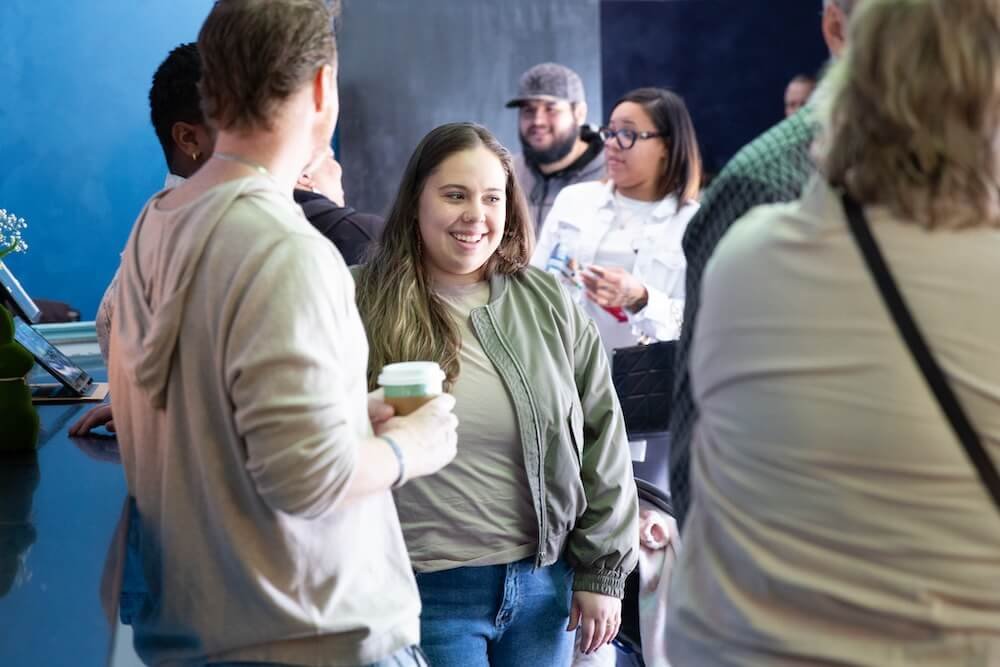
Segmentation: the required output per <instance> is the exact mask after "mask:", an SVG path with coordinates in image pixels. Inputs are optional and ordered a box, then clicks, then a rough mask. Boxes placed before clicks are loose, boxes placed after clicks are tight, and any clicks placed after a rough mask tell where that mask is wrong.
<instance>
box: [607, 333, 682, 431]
mask: <svg viewBox="0 0 1000 667" xmlns="http://www.w3.org/2000/svg"><path fill="white" fill-rule="evenodd" d="M676 350H677V341H675V340H668V341H664V342H661V343H650V344H648V345H633V346H632V347H623V348H621V349H618V350H615V351H614V353H613V355H612V357H611V379H612V380H613V381H614V383H615V390H616V391H617V392H618V400H619V402H620V403H621V405H622V412H623V413H624V414H625V427H626V429H627V430H628V434H629V437H632V436H635V435H638V434H646V433H663V432H665V431H666V430H667V429H668V428H669V426H670V400H671V397H672V395H673V392H674V357H675V355H676Z"/></svg>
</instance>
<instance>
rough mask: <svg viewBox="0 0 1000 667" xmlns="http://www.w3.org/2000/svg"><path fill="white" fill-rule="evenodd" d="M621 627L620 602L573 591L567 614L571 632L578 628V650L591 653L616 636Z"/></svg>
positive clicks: (602, 596) (593, 594)
mask: <svg viewBox="0 0 1000 667" xmlns="http://www.w3.org/2000/svg"><path fill="white" fill-rule="evenodd" d="M621 625H622V601H621V600H619V599H618V598H615V597H611V596H610V595H601V594H600V593H588V592H587V591H575V592H574V593H573V609H572V611H571V612H570V614H569V626H568V627H567V628H566V630H568V631H570V632H572V631H573V630H576V629H577V628H580V650H581V651H583V652H584V653H587V654H589V653H593V652H594V651H596V650H597V649H599V648H600V647H602V646H604V645H605V644H610V643H611V640H612V639H614V638H615V637H617V636H618V630H619V629H620V628H621Z"/></svg>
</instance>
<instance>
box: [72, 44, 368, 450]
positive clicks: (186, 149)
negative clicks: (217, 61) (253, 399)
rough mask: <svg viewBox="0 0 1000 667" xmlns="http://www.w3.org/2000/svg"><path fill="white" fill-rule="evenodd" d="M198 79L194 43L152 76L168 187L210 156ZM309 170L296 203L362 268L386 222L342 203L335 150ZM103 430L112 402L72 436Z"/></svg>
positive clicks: (101, 327) (101, 334)
mask: <svg viewBox="0 0 1000 667" xmlns="http://www.w3.org/2000/svg"><path fill="white" fill-rule="evenodd" d="M200 78H201V57H200V56H199V55H198V47H197V45H196V44H195V43H193V42H190V43H187V44H181V45H180V46H178V47H176V48H175V49H174V50H172V51H171V52H170V53H169V55H167V57H166V59H165V60H164V61H163V62H162V63H161V64H160V66H159V67H158V68H157V69H156V72H155V73H154V74H153V83H152V86H151V87H150V89H149V112H150V119H151V120H152V124H153V129H154V130H155V131H156V137H157V139H158V140H159V141H160V146H161V147H162V148H163V156H164V158H165V159H166V162H167V170H168V172H167V177H166V180H165V181H164V184H163V187H164V189H169V188H172V187H176V186H178V185H180V184H181V183H183V182H184V181H185V180H186V179H188V178H190V177H191V176H192V175H193V174H194V173H195V172H196V171H197V170H198V169H199V168H200V167H201V166H202V165H203V164H204V163H205V162H206V161H207V160H208V159H209V158H210V157H211V155H212V151H213V148H214V145H215V130H214V129H213V128H212V126H211V125H210V124H209V123H207V122H206V121H205V117H204V115H203V114H202V110H201V95H200V93H199V92H198V80H199V79H200ZM307 169H308V173H305V172H304V173H303V174H301V175H300V177H299V180H298V182H297V183H296V187H295V191H294V196H295V201H296V202H298V203H299V204H300V205H301V206H302V210H303V213H305V216H306V219H308V220H309V222H310V223H311V224H312V225H313V227H315V228H316V229H317V230H318V231H319V232H320V233H321V234H323V236H325V237H326V238H327V239H328V240H329V241H330V242H331V243H333V244H334V245H335V246H336V247H337V250H339V251H340V253H341V255H342V256H343V258H344V261H345V262H347V264H348V266H351V265H354V264H358V263H359V262H360V261H361V260H362V259H363V258H364V257H365V255H366V253H367V252H368V246H369V245H370V244H371V243H372V242H373V241H374V240H375V239H377V238H378V235H379V234H380V233H381V230H382V225H383V224H384V222H383V220H382V218H381V217H379V216H377V215H372V214H368V213H359V212H358V211H356V210H355V209H353V208H351V207H349V206H347V205H346V204H345V203H344V188H343V185H342V184H341V173H342V172H341V168H340V164H339V163H338V162H337V161H336V160H335V159H334V158H333V153H332V151H327V152H326V153H325V154H323V155H321V156H318V157H317V159H315V160H313V162H312V164H310V165H309V166H308V167H307ZM117 282H118V272H117V271H116V272H115V275H114V277H113V278H112V279H111V283H110V284H109V285H108V287H107V289H106V290H105V292H104V297H103V298H102V299H101V303H100V305H99V306H98V308H97V317H96V319H95V327H96V329H97V342H98V344H99V346H100V349H101V356H102V357H103V359H104V361H105V363H107V361H108V341H109V338H110V335H111V318H112V309H111V304H112V301H113V297H114V293H115V290H116V289H117ZM101 426H103V427H105V428H106V429H108V430H109V431H111V432H114V430H115V425H114V418H113V416H112V413H111V402H110V401H109V402H107V403H105V404H103V405H99V406H97V407H95V408H93V409H91V410H88V411H87V412H86V413H85V414H84V415H83V416H82V417H80V419H78V420H77V421H76V422H75V423H74V424H73V425H72V426H71V427H70V429H69V433H70V435H74V436H79V435H84V434H85V433H88V432H89V431H91V430H93V429H95V428H98V427H101Z"/></svg>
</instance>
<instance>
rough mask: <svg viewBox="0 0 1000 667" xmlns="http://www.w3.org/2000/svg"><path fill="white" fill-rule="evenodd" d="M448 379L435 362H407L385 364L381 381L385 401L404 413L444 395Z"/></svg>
mask: <svg viewBox="0 0 1000 667" xmlns="http://www.w3.org/2000/svg"><path fill="white" fill-rule="evenodd" d="M444 378H445V374H444V371H443V370H441V367H440V366H438V365H437V364H436V363H435V362H433V361H404V362H400V363H396V364H387V365H385V366H383V367H382V372H381V373H379V376H378V383H379V385H380V386H381V387H382V390H383V392H384V394H385V398H384V400H385V402H386V403H388V404H389V405H391V406H392V407H394V408H395V409H396V414H397V415H400V416H403V415H408V414H410V413H411V412H413V411H414V410H416V409H417V408H419V407H420V406H421V405H423V404H424V403H427V402H428V401H430V400H432V399H434V397H436V396H440V395H441V392H442V391H443V389H442V385H443V383H444Z"/></svg>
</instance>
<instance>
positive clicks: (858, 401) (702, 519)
mask: <svg viewBox="0 0 1000 667" xmlns="http://www.w3.org/2000/svg"><path fill="white" fill-rule="evenodd" d="M848 43H849V48H848V54H847V58H846V62H845V63H841V64H838V65H836V66H835V67H836V69H835V71H834V72H833V73H832V74H830V75H829V76H831V77H833V79H832V82H831V83H832V85H833V86H834V88H833V111H832V117H831V121H830V123H829V129H828V132H827V133H825V134H824V137H823V138H824V141H823V146H824V150H825V156H824V157H823V158H822V167H821V171H822V176H821V177H817V178H815V179H813V180H812V181H811V182H810V184H809V186H808V187H807V189H806V191H805V193H804V194H803V197H802V199H801V201H799V202H796V203H792V204H780V205H773V206H767V207H760V208H756V209H754V210H753V211H751V212H750V213H749V214H748V215H747V216H746V217H745V218H743V219H742V220H741V221H740V222H738V223H737V224H736V225H735V226H734V227H733V228H732V229H731V230H730V232H729V233H728V234H727V235H726V236H725V238H723V240H722V242H721V243H720V244H719V246H718V249H717V250H716V252H715V255H714V257H713V259H712V261H711V262H710V263H709V266H708V269H707V271H706V274H705V282H704V287H703V301H702V306H701V310H700V313H699V315H698V322H697V328H696V329H695V336H694V343H693V355H692V358H691V376H692V385H693V388H694V396H695V400H696V401H697V404H698V406H699V410H700V419H699V420H698V422H697V424H696V427H695V433H694V446H693V447H692V452H693V462H692V481H693V486H694V503H693V504H692V506H691V513H690V516H689V518H688V522H687V526H686V529H685V532H684V548H683V549H682V550H681V554H680V560H679V562H678V565H677V568H676V571H675V572H674V577H673V579H672V583H671V589H670V600H669V605H670V613H669V617H668V628H669V631H668V636H667V642H668V644H667V645H668V650H669V655H670V658H671V661H673V662H674V663H675V664H678V665H687V664H692V665H700V664H711V665H721V666H725V665H733V666H736V665H739V666H741V667H745V666H753V665H761V666H763V665H767V666H769V667H770V666H774V665H801V664H810V665H813V664H824V665H826V664H829V665H834V664H836V665H855V666H866V667H867V666H870V667H876V666H878V667H883V666H884V665H888V664H899V665H931V664H933V665H954V666H956V667H957V666H958V665H970V664H980V665H987V664H992V663H995V662H997V661H998V660H1000V515H998V513H997V507H996V506H995V505H993V504H992V502H991V500H990V497H989V495H988V494H987V491H986V488H985V486H984V484H983V483H982V481H981V480H980V478H979V476H978V475H977V472H976V469H975V468H974V467H973V465H972V463H971V462H970V460H969V457H968V456H967V455H966V453H965V451H964V450H963V448H962V445H961V444H960V442H959V441H958V439H957V438H956V436H955V433H954V431H953V430H952V428H951V426H950V424H949V422H948V420H947V419H946V418H945V416H944V414H943V412H942V410H941V408H940V407H939V404H938V402H937V400H936V399H935V397H934V395H933V394H932V393H931V391H930V389H929V387H928V385H927V383H926V382H925V380H924V378H923V376H922V375H921V372H920V370H919V369H918V367H917V365H916V363H915V362H914V358H913V356H912V355H911V353H910V351H909V349H908V348H907V344H906V343H905V342H904V340H903V339H902V337H901V335H900V333H899V331H898V330H897V327H896V325H895V323H894V321H893V318H892V317H891V316H890V314H889V311H888V310H887V308H886V306H885V304H884V303H883V301H882V298H881V295H880V294H879V290H878V288H877V286H876V284H875V280H874V278H873V276H872V274H871V273H870V272H869V269H868V268H867V266H866V263H865V261H864V259H863V258H862V255H861V252H860V250H859V247H858V245H857V243H856V242H855V240H854V238H853V237H852V234H851V232H850V231H849V227H848V224H847V220H846V216H845V213H844V207H843V205H842V201H841V196H842V194H843V195H846V196H848V197H850V198H852V199H854V200H855V201H857V202H859V203H860V204H861V205H862V206H863V209H864V212H865V214H866V216H867V218H868V220H869V221H870V223H871V229H872V232H873V234H874V236H875V237H876V240H877V244H878V245H879V246H880V247H881V248H882V252H883V253H884V255H885V258H886V262H887V264H888V266H889V271H890V272H891V273H892V275H893V277H894V279H895V281H896V282H897V283H898V284H899V287H900V290H901V291H902V293H903V294H904V295H905V300H906V302H907V304H908V306H909V308H910V310H911V312H912V313H913V317H914V319H915V320H916V321H917V324H918V326H919V328H920V329H921V330H922V331H923V334H924V336H925V337H926V339H927V341H928V343H929V345H930V347H931V348H932V350H933V355H934V356H935V357H936V359H937V361H938V362H939V363H940V364H941V366H942V369H943V371H944V374H945V376H946V380H947V382H948V383H949V384H950V385H951V387H952V388H953V389H954V391H955V393H956V394H957V397H958V400H959V402H960V403H961V405H962V406H963V407H964V409H965V410H966V412H967V413H968V416H969V419H970V420H971V422H972V426H973V428H974V429H975V431H976V432H977V433H978V435H979V438H980V439H981V441H982V442H983V444H984V446H985V448H986V449H987V450H988V453H989V454H990V455H991V456H992V459H993V461H994V462H995V461H997V460H1000V338H998V337H997V331H1000V310H998V309H997V308H996V285H997V284H1000V264H998V263H997V261H996V258H997V256H998V255H1000V194H998V193H1000V144H998V142H997V137H998V136H1000V115H998V109H1000V5H998V4H997V3H996V2H994V1H993V0H969V1H968V2H960V3H959V2H954V1H953V0H864V1H863V2H860V3H859V4H858V7H857V9H856V11H855V15H854V17H853V18H852V22H851V26H850V39H849V42H848ZM762 286H766V289H764V288H762ZM993 465H994V466H995V463H993Z"/></svg>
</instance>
